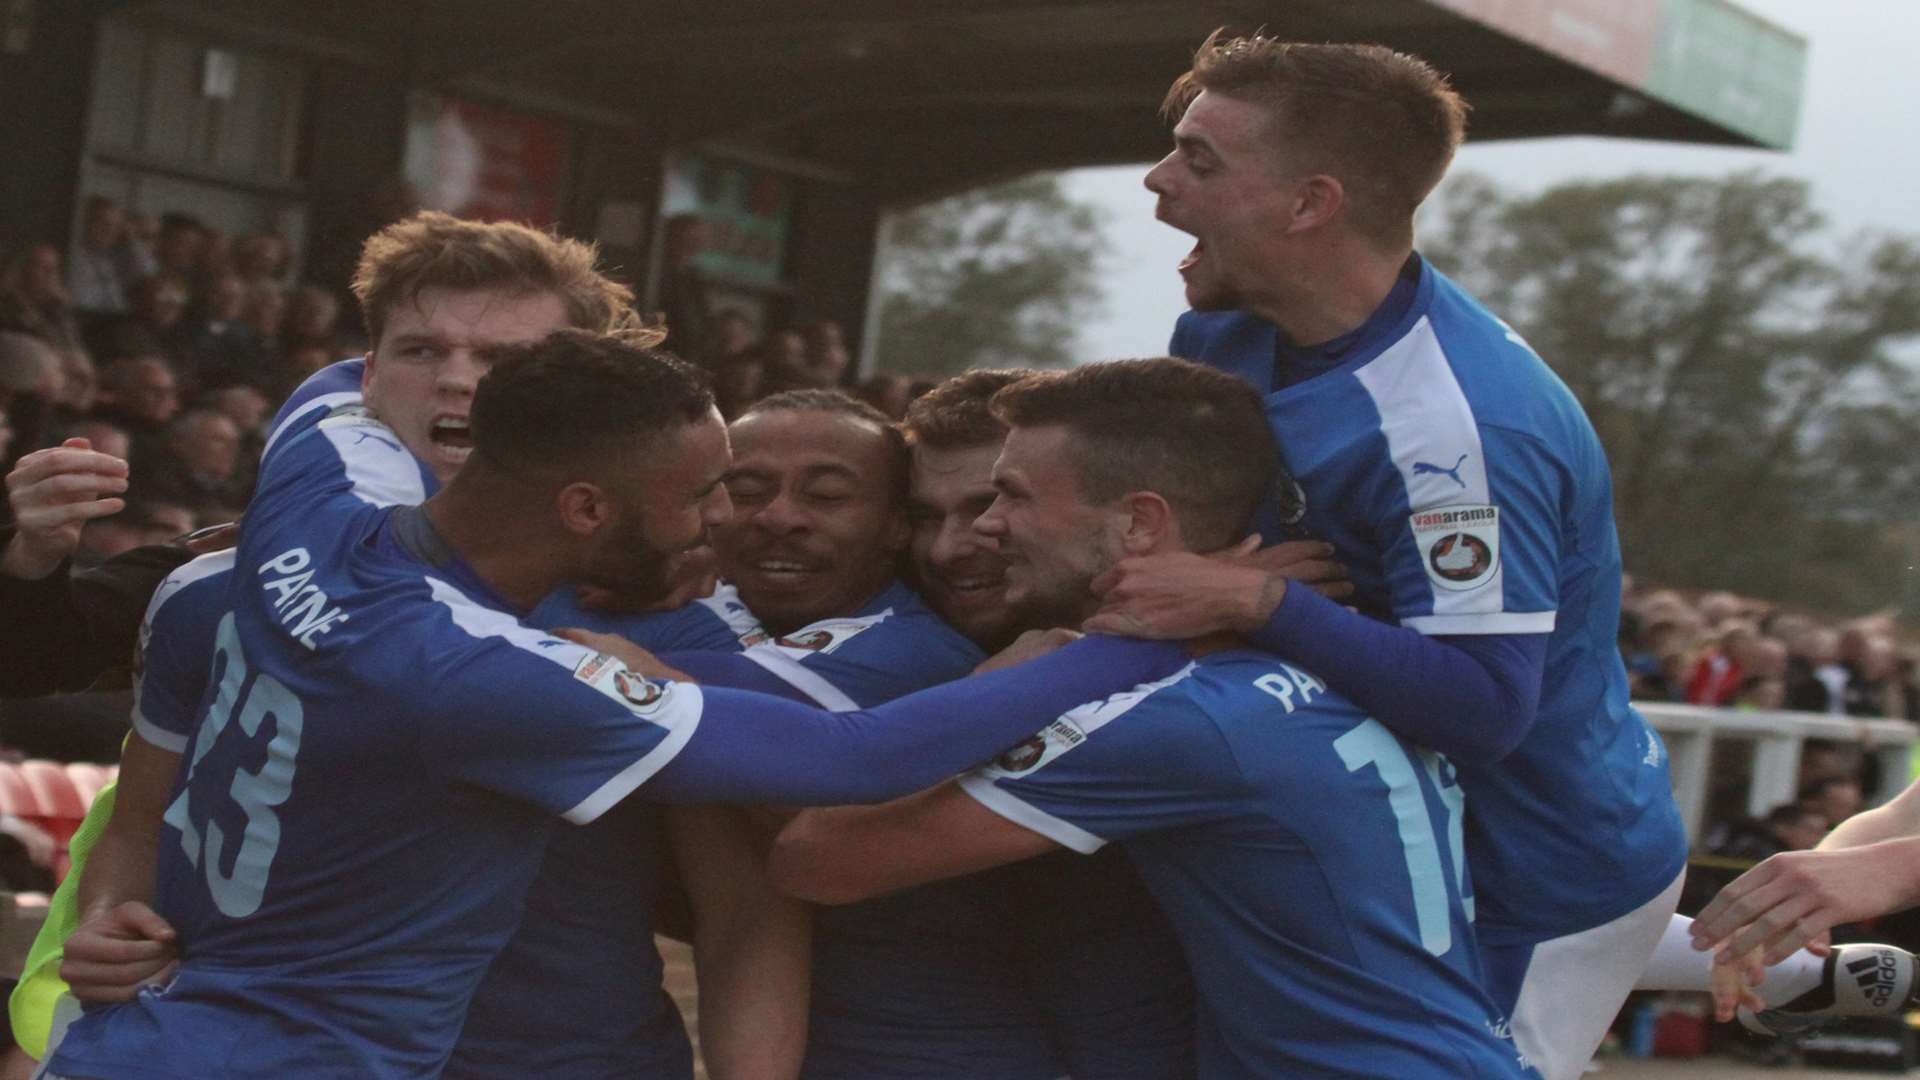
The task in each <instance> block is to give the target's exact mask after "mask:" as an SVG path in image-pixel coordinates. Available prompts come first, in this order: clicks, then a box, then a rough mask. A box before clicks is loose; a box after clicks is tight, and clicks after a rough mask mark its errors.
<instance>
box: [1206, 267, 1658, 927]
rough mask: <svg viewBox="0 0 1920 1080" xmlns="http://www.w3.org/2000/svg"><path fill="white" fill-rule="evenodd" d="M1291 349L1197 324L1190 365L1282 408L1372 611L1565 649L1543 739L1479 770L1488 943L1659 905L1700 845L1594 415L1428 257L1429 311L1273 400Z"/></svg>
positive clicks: (1465, 778)
mask: <svg viewBox="0 0 1920 1080" xmlns="http://www.w3.org/2000/svg"><path fill="white" fill-rule="evenodd" d="M1387 314H1389V315H1391V314H1394V313H1392V312H1389V313H1387ZM1275 347H1276V331H1275V329H1274V327H1273V326H1272V325H1271V324H1268V323H1265V322H1263V321H1261V320H1259V319H1257V318H1254V317H1252V316H1249V315H1245V314H1240V313H1226V314H1198V313H1188V314H1186V315H1184V316H1182V317H1181V320H1180V324H1179V327H1178V328H1177V329H1176V330H1175V332H1174V338H1173V343H1172V345H1171V346H1170V351H1171V352H1172V353H1173V354H1174V355H1176V356H1184V357H1190V358H1192V359H1195V360H1198V361H1200V362H1202V363H1207V364H1211V365H1213V366H1216V367H1219V368H1222V369H1223V370H1227V371H1231V372H1233V373H1235V374H1239V375H1241V376H1243V377H1245V378H1247V379H1249V380H1250V381H1252V382H1253V383H1254V385H1255V386H1256V387H1257V388H1259V389H1260V390H1261V391H1262V392H1263V393H1266V394H1267V399H1266V400H1267V412H1268V416H1269V417H1270V419H1271V421H1272V424H1273V430H1274V434H1275V436H1276V437H1277V439H1278V441H1279V443H1280V447H1281V452H1282V456H1283V459H1284V462H1285V464H1286V465H1287V467H1288V468H1289V470H1290V471H1291V472H1292V474H1293V477H1294V479H1295V481H1296V482H1297V484H1298V485H1299V488H1300V494H1301V495H1302V496H1303V498H1304V506H1305V509H1304V517H1303V519H1301V520H1300V521H1299V522H1298V524H1299V526H1300V527H1302V528H1304V530H1305V531H1306V532H1308V533H1310V534H1312V535H1314V536H1318V537H1320V538H1322V539H1325V540H1327V541H1329V542H1331V543H1332V544H1334V546H1335V547H1336V548H1337V549H1338V550H1339V554H1340V558H1341V560H1342V561H1343V562H1345V563H1346V565H1347V567H1348V568H1349V570H1350V572H1351V574H1352V577H1353V581H1354V585H1355V589H1356V596H1355V602H1356V603H1357V605H1358V606H1359V607H1360V608H1361V610H1363V611H1366V612H1368V613H1370V614H1373V615H1375V616H1377V617H1380V618H1385V619H1389V620H1393V621H1397V622H1399V623H1400V624H1401V625H1404V626H1408V627H1411V628H1413V629H1415V630H1418V631H1420V632H1421V633H1425V634H1432V635H1451V634H1546V635H1549V638H1548V645H1547V655H1546V661H1545V672H1544V678H1543V680H1542V683H1541V692H1540V703H1539V708H1538V713H1537V719H1536V721H1535V723H1534V726H1533V728H1532V731H1531V733H1530V734H1529V735H1528V736H1527V737H1526V738H1525V740H1524V741H1523V742H1522V743H1521V744H1520V746H1519V748H1518V749H1517V750H1515V751H1514V752H1513V753H1512V754H1511V755H1509V756H1508V757H1506V758H1505V759H1503V760H1501V761H1500V762H1498V763H1497V764H1493V765H1484V766H1473V767H1469V766H1465V765H1463V766H1462V767H1461V769H1460V776H1461V783H1462V784H1463V785H1464V786H1465V787H1466V790H1467V791H1468V793H1469V794H1470V795H1471V796H1472V799H1473V806H1474V812H1473V815H1472V817H1471V818H1470V820H1469V827H1470V830H1471V831H1470V837H1469V840H1468V850H1469V852H1470V853H1471V855H1472V859H1473V864H1474V878H1475V880H1476V881H1478V882H1479V883H1480V888H1481V901H1480V912H1479V915H1480V920H1479V921H1480V926H1481V933H1482V936H1485V937H1487V938H1488V940H1490V941H1491V940H1496V939H1503V940H1504V939H1505V938H1507V937H1512V938H1516V939H1524V940H1538V939H1541V938H1544V937H1552V936H1558V935H1560V934H1566V933H1571V932H1574V931H1577V930H1582V929H1587V928H1590V927H1593V926H1597V925H1600V924H1601V923H1604V922H1607V921H1609V920H1611V919H1614V918H1617V917H1619V916H1621V915H1624V914H1626V913H1627V912H1629V911H1632V910H1634V909H1635V908H1637V907H1639V906H1640V905H1641V904H1643V903H1645V902H1646V901H1647V900H1649V899H1651V898H1652V897H1654V896H1656V895H1658V894H1659V892H1660V891H1661V890H1662V889H1664V888H1666V886H1667V885H1669V884H1670V883H1671V882H1672V881H1673V879H1674V878H1675V877H1676V876H1677V875H1678V874H1679V873H1680V871H1681V869H1682V867H1683V866H1684V864H1685V861H1686V848H1687V845H1686V836H1685V831H1684V829H1683V827H1682V826H1681V823H1680V818H1679V813H1678V811H1677V809H1676V807H1675V805H1674V802H1673V796H1672V789H1671V781H1670V778H1669V776H1668V771H1667V757H1666V752H1665V748H1664V746H1663V744H1662V743H1661V741H1660V737H1659V736H1658V735H1657V734H1656V733H1655V732H1654V730H1653V728H1652V727H1651V726H1650V725H1649V724H1647V723H1646V721H1645V720H1644V719H1642V718H1641V716H1640V715H1639V714H1638V713H1637V712H1635V711H1634V710H1633V708H1632V707H1631V706H1630V705H1629V704H1628V701H1627V680H1626V671H1625V668H1624V666H1623V664H1622V662H1621V659H1620V653H1619V649H1618V648H1617V646H1616V644H1615V639H1616V634H1617V631H1618V625H1619V614H1620V612H1619V607H1620V573H1621V567H1620V548H1619V539H1618V536H1617V533H1616V530H1615V528H1614V521H1613V488H1612V478H1611V473H1610V471H1609V469H1608V466H1607V460H1606V455H1605V453H1604V451H1603V450H1602V448H1601V445H1600V441H1599V439H1598V437H1597V436H1596V435H1595V434H1594V431H1593V427H1592V425H1591V424H1589V423H1588V422H1587V418H1586V415H1585V414H1584V413H1583V412H1582V411H1581V409H1580V406H1579V403H1578V402H1577V401H1575V400H1574V397H1573V395H1572V393H1570V392H1569V391H1568V390H1567V388H1566V386H1565V385H1564V384H1563V383H1562V382H1561V381H1560V380H1559V378H1558V377H1557V376H1555V375H1554V373H1553V372H1552V371H1551V370H1550V369H1549V368H1548V367H1547V366H1546V364H1545V363H1543V362H1542V361H1541V360H1540V358H1539V357H1538V356H1536V355H1535V354H1534V352H1533V351H1532V349H1530V348H1529V347H1528V346H1527V344H1526V342H1525V341H1523V340H1521V338H1520V337H1519V335H1517V334H1515V333H1514V332H1513V331H1512V330H1511V329H1510V328H1508V327H1507V326H1506V324H1505V323H1503V322H1501V321H1500V320H1499V319H1497V318H1496V317H1494V316H1493V315H1492V314H1490V313H1489V312H1487V311H1486V310H1485V309H1484V308H1482V307H1481V306H1480V305H1479V304H1478V303H1477V302H1475V301H1474V299H1473V298H1472V297H1470V296H1468V295H1467V294H1466V293H1464V292H1463V291H1461V290H1460V289H1459V288H1458V287H1457V286H1455V285H1454V284H1453V283H1452V282H1450V281H1448V280H1447V278H1446V277H1445V276H1444V275H1442V274H1440V273H1439V272H1437V271H1435V270H1434V269H1432V268H1431V267H1430V266H1427V265H1425V263H1424V262H1422V263H1421V264H1420V266H1419V278H1418V285H1417V289H1416V291H1415V294H1414V297H1413V300H1412V303H1411V304H1410V305H1409V306H1407V308H1406V309H1405V311H1404V312H1403V313H1398V317H1397V318H1384V317H1376V320H1375V323H1370V324H1369V325H1368V326H1367V327H1365V328H1364V329H1363V330H1362V332H1361V334H1360V337H1359V340H1358V342H1357V343H1356V344H1355V345H1354V346H1353V347H1352V348H1351V349H1350V350H1349V352H1348V354H1347V356H1348V359H1347V360H1346V361H1345V362H1344V363H1342V364H1341V365H1340V366H1338V367H1337V368H1335V369H1333V370H1332V371H1329V372H1326V373H1324V374H1321V375H1318V376H1316V377H1313V378H1309V379H1306V380H1305V381H1302V382H1298V383H1295V384H1293V385H1290V386H1286V387H1284V388H1282V389H1279V390H1277V391H1276V390H1273V389H1272V386H1273V362H1274V356H1275Z"/></svg>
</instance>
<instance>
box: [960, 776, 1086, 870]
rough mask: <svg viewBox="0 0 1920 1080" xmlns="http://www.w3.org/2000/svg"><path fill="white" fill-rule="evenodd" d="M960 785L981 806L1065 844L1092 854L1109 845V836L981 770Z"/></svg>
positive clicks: (1055, 841) (1081, 852) (1065, 846)
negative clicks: (1103, 836)
mask: <svg viewBox="0 0 1920 1080" xmlns="http://www.w3.org/2000/svg"><path fill="white" fill-rule="evenodd" d="M960 789H961V790H962V791H965V792H966V793H967V794H969V795H971V796H973V798H974V801H976V802H978V803H979V804H980V805H981V806H984V807H986V808H987V809H989V810H991V811H993V812H994V813H996V814H999V815H1000V816H1001V817H1003V818H1006V819H1007V820H1008V821H1011V822H1013V823H1014V824H1015V825H1018V826H1020V827H1021V828H1023V829H1029V830H1032V831H1033V832H1037V833H1039V834H1040V835H1041V836H1044V837H1046V838H1047V839H1049V840H1051V841H1053V842H1054V843H1056V844H1059V845H1060V846H1061V847H1063V848H1068V849H1071V850H1073V851H1077V852H1079V853H1080V854H1082V855H1091V854H1093V853H1094V852H1096V851H1099V850H1100V849H1101V848H1103V847H1105V846H1106V845H1107V842H1106V841H1105V840H1102V839H1100V838H1099V837H1097V836H1095V835H1093V834H1092V833H1090V832H1088V831H1087V830H1085V829H1083V828H1081V827H1080V826H1078V825H1075V824H1074V823H1073V822H1071V821H1063V820H1061V819H1060V818H1057V817H1054V816H1053V815H1052V814H1049V813H1047V812H1046V811H1045V810H1041V809H1039V808H1038V807H1036V806H1034V805H1033V804H1032V803H1030V802H1027V801H1026V800H1025V799H1022V798H1020V797H1019V796H1018V795H1014V794H1012V793H1010V792H1008V791H1007V789H1005V788H1003V787H1001V786H1000V785H998V784H996V783H994V782H993V781H992V780H989V779H987V778H986V777H985V776H982V775H980V774H979V773H969V774H967V775H966V776H963V777H961V778H960Z"/></svg>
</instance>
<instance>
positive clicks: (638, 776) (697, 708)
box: [560, 682, 705, 825]
mask: <svg viewBox="0 0 1920 1080" xmlns="http://www.w3.org/2000/svg"><path fill="white" fill-rule="evenodd" d="M672 686H673V690H672V693H674V694H675V695H680V696H681V699H680V700H679V701H678V702H675V703H674V704H673V705H672V706H670V708H672V709H673V711H674V712H675V713H678V714H679V715H677V716H673V717H668V718H664V719H666V720H668V721H669V722H666V723H662V724H661V725H660V726H662V727H664V728H665V729H666V731H667V737H666V738H664V739H661V740H660V742H659V744H658V745H656V746H654V748H653V749H651V750H649V751H647V753H646V755H645V756H643V757H642V758H641V759H640V760H639V761H636V762H634V763H633V764H631V765H629V766H627V767H626V768H624V769H621V770H620V771H619V772H617V773H615V774H614V775H613V779H611V780H608V781H607V782H606V783H604V784H601V785H600V787H599V788H598V789H597V790H595V791H594V793H593V794H591V795H589V796H587V797H586V798H584V799H582V800H580V802H579V803H578V804H577V805H576V806H574V808H573V809H571V810H569V811H567V812H566V813H564V814H562V815H560V816H561V817H564V818H566V819H567V820H568V821H570V822H572V823H573V824H575V825H585V824H588V823H589V822H592V821H593V820H594V819H595V818H598V817H599V816H600V815H601V814H604V813H606V812H607V811H608V810H611V809H612V808H613V806H614V804H615V803H618V802H619V801H620V800H621V799H624V798H626V797H627V796H629V795H631V794H633V793H634V790H635V789H637V788H638V787H639V786H640V785H641V784H644V783H646V782H647V781H648V780H651V779H653V774H654V773H657V772H659V771H660V770H661V769H664V768H666V767H667V763H668V762H670V761H672V760H673V759H674V758H675V757H677V756H679V753H680V751H681V750H682V749H684V748H685V747H686V745H687V741H688V740H689V739H692V738H693V732H694V729H696V728H698V727H699V726H700V715H701V712H702V710H703V709H704V708H705V705H704V704H703V703H702V700H701V694H700V687H699V685H698V684H697V683H690V682H683V683H673V684H672Z"/></svg>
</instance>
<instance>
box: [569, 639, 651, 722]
mask: <svg viewBox="0 0 1920 1080" xmlns="http://www.w3.org/2000/svg"><path fill="white" fill-rule="evenodd" d="M573 677H574V678H576V679H579V680H580V681H581V682H583V683H586V684H587V685H588V686H591V687H593V688H594V689H595V690H598V691H600V692H601V693H603V694H605V695H607V696H608V697H610V698H612V699H613V700H615V701H618V702H619V703H620V704H622V705H625V706H626V707H627V708H629V709H632V710H633V711H634V712H636V713H638V714H640V715H641V716H651V715H653V714H654V713H656V712H659V711H660V709H661V707H662V706H663V705H664V704H665V703H666V700H667V697H668V695H669V694H671V693H672V692H673V684H672V683H657V682H654V681H653V680H651V679H649V678H647V677H646V676H644V675H642V674H640V673H639V672H637V671H634V670H632V669H630V668H628V667H627V665H625V664H623V663H621V662H620V661H618V660H616V659H614V658H613V657H611V656H608V655H607V654H606V653H593V654H591V655H589V656H588V657H587V658H586V659H584V660H582V661H580V663H579V665H578V666H576V667H575V668H574V669H573Z"/></svg>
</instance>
